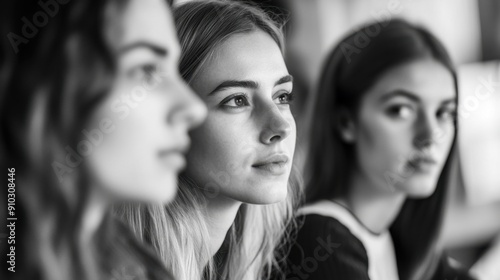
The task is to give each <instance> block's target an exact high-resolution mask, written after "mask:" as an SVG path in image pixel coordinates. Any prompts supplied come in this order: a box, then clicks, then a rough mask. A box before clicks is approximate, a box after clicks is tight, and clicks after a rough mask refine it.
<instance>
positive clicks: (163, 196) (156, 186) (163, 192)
mask: <svg viewBox="0 0 500 280" xmlns="http://www.w3.org/2000/svg"><path fill="white" fill-rule="evenodd" d="M149 189H150V190H151V192H150V193H149V195H148V197H146V198H145V199H144V200H146V202H154V203H162V204H166V203H169V202H172V201H173V200H174V198H175V196H176V194H177V176H173V175H171V176H168V177H167V176H166V177H165V178H161V179H160V178H158V180H156V181H155V182H151V185H150V188H149Z"/></svg>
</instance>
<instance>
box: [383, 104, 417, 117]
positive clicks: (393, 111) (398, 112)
mask: <svg viewBox="0 0 500 280" xmlns="http://www.w3.org/2000/svg"><path fill="white" fill-rule="evenodd" d="M387 113H388V115H389V116H391V117H394V118H400V119H407V118H410V117H411V116H412V114H413V108H412V107H410V106H408V105H395V106H391V107H389V109H387Z"/></svg>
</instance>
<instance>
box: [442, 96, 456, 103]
mask: <svg viewBox="0 0 500 280" xmlns="http://www.w3.org/2000/svg"><path fill="white" fill-rule="evenodd" d="M449 103H452V104H454V105H457V98H456V97H453V98H450V99H446V100H443V101H441V105H448V104H449Z"/></svg>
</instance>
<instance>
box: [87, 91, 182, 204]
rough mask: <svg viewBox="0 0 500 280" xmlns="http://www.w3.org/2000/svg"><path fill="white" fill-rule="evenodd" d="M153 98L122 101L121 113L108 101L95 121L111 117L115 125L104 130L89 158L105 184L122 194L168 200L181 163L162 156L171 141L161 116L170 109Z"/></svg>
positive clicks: (101, 182) (101, 181)
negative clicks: (167, 161)
mask: <svg viewBox="0 0 500 280" xmlns="http://www.w3.org/2000/svg"><path fill="white" fill-rule="evenodd" d="M153 99H154V98H151V99H150V100H144V102H142V103H131V104H133V105H132V106H130V105H126V103H120V106H122V108H123V110H121V111H120V113H117V112H114V111H113V110H112V109H110V108H111V107H110V106H111V105H110V103H107V104H105V105H104V106H103V108H101V109H100V110H99V112H97V114H96V115H95V117H94V122H93V123H94V124H95V123H98V122H99V119H101V118H105V117H109V118H110V119H111V120H112V123H113V127H114V129H112V130H110V131H108V133H103V139H102V141H100V143H99V144H98V145H96V146H95V150H94V152H93V153H92V154H91V155H90V156H89V158H88V164H89V168H90V169H91V170H92V171H93V174H94V175H95V177H96V180H97V181H98V182H99V183H100V184H101V185H103V187H104V188H106V189H108V190H109V191H111V192H112V194H114V195H117V196H119V197H122V198H123V197H125V198H127V199H136V200H141V201H143V200H145V201H161V202H164V201H167V200H170V199H171V197H172V193H175V189H176V185H175V183H176V181H175V180H176V176H177V172H178V167H175V166H170V165H169V164H168V163H167V164H164V162H162V161H160V159H159V157H158V152H159V150H160V148H161V147H165V146H166V145H167V143H168V142H167V141H168V135H169V132H168V129H167V128H166V124H165V122H163V121H162V118H161V115H163V113H164V111H165V110H166V109H165V108H164V107H163V106H160V105H159V104H162V103H159V102H157V100H153ZM115 104H116V103H115ZM134 105H135V107H134ZM125 106H126V107H125ZM125 108H128V109H127V110H125Z"/></svg>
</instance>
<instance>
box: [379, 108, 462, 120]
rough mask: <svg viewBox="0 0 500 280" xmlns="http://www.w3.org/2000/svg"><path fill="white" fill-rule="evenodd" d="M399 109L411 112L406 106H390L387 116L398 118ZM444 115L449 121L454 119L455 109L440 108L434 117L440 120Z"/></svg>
mask: <svg viewBox="0 0 500 280" xmlns="http://www.w3.org/2000/svg"><path fill="white" fill-rule="evenodd" d="M401 108H409V109H410V110H412V111H413V108H412V107H411V106H409V105H406V104H398V105H393V106H390V107H389V108H388V109H387V110H386V111H387V113H388V114H389V116H391V117H394V118H398V117H399V112H400V111H399V110H400V109H401ZM444 113H449V114H450V115H451V119H454V118H455V117H456V109H453V108H446V107H444V108H440V109H439V110H438V111H437V113H436V117H437V118H438V119H442V115H443V114H444Z"/></svg>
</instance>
